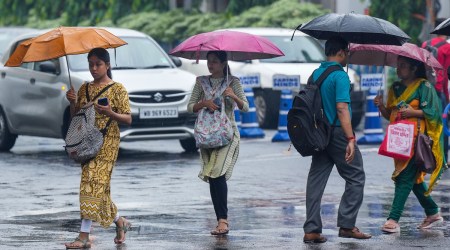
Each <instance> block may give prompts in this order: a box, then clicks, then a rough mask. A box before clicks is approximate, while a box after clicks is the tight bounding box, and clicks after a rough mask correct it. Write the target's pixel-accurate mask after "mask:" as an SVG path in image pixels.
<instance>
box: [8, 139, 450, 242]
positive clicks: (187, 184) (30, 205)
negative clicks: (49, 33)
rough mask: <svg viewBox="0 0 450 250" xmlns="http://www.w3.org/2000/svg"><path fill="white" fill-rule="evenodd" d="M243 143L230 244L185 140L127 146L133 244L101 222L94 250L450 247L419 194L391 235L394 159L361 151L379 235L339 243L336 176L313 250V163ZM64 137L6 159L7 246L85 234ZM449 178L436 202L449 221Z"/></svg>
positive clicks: (118, 189) (123, 210)
mask: <svg viewBox="0 0 450 250" xmlns="http://www.w3.org/2000/svg"><path fill="white" fill-rule="evenodd" d="M267 134H268V135H267V136H266V138H265V139H253V140H243V141H242V143H241V151H240V158H239V160H238V163H237V165H236V167H235V171H234V173H233V177H232V178H231V180H230V181H229V183H228V185H229V221H230V227H231V231H230V234H229V235H228V236H226V237H214V236H211V235H210V234H209V231H210V230H211V229H213V228H214V227H215V223H216V222H215V215H214V211H213V207H212V204H211V201H210V197H209V189H208V185H207V184H206V183H204V182H202V181H200V179H198V177H197V174H198V171H199V159H198V154H185V153H183V152H182V149H181V147H180V146H179V144H178V142H177V141H153V142H135V143H122V144H121V151H120V156H119V160H118V162H117V165H116V168H115V170H114V174H113V178H112V190H111V191H112V197H113V200H114V202H115V203H116V205H117V206H118V208H119V211H120V214H121V215H123V216H126V217H128V218H129V220H130V221H131V222H132V223H133V227H132V231H130V232H128V233H127V241H126V244H123V245H122V246H120V247H116V246H115V244H114V242H113V239H114V236H115V230H114V227H110V228H108V229H106V230H105V229H102V228H101V227H100V226H98V225H95V227H94V230H93V233H92V234H91V236H92V239H93V248H92V249H386V248H395V249H411V248H414V249H421V248H426V249H448V248H449V246H450V238H449V229H448V227H447V226H444V227H442V228H438V229H434V230H418V229H415V227H416V225H417V224H418V223H420V222H421V220H422V219H423V216H424V214H423V211H422V209H421V207H420V205H419V203H418V201H417V200H416V198H415V197H414V195H411V196H410V198H409V199H408V202H407V204H406V208H405V212H404V215H403V217H402V219H401V221H400V225H401V229H402V231H401V233H399V234H394V235H384V234H382V233H381V231H380V229H379V228H380V227H381V225H382V224H383V223H384V221H385V218H386V217H387V214H388V211H389V207H390V203H391V201H392V198H393V191H394V190H393V187H394V186H393V183H392V181H391V180H390V175H391V173H392V169H393V163H392V160H391V159H389V158H387V157H382V156H378V155H377V147H375V146H360V148H361V151H362V153H363V158H364V164H365V170H366V178H367V180H366V187H365V196H364V197H365V198H364V203H363V205H362V207H361V209H360V213H359V217H358V221H357V226H358V227H359V228H360V229H361V230H362V231H365V232H370V233H371V234H372V235H374V237H373V238H372V239H370V240H366V241H360V240H353V239H343V238H338V237H337V234H338V228H336V217H337V214H336V213H337V209H338V203H339V201H340V196H341V195H342V192H343V190H344V181H343V180H342V179H341V178H340V177H339V175H338V173H337V171H335V170H333V172H332V174H331V177H330V179H329V181H328V186H327V188H326V190H325V194H324V197H323V200H322V214H323V217H322V219H323V225H324V235H325V236H326V237H328V240H329V241H328V242H327V243H325V244H321V245H309V246H307V245H305V244H303V242H302V237H303V229H302V225H303V222H304V219H305V187H306V176H307V174H308V169H309V164H310V161H311V159H310V158H301V157H300V156H299V155H298V154H297V153H296V151H295V149H293V148H292V150H291V151H287V150H288V148H289V143H287V142H285V143H271V142H270V138H271V135H273V131H267ZM62 146H63V142H62V141H61V140H54V139H43V138H34V137H20V138H19V139H18V141H17V144H16V146H15V147H14V148H13V150H12V153H0V170H1V175H0V189H1V192H0V200H1V202H0V211H2V215H3V216H1V218H0V249H64V247H63V243H64V242H66V241H69V240H72V239H73V238H74V237H75V236H76V235H77V233H76V232H77V231H78V230H79V225H80V221H79V219H78V218H79V213H78V209H79V208H78V185H79V179H80V167H79V166H78V165H77V164H75V163H72V162H71V161H70V160H69V159H68V158H67V157H66V156H65V153H64V151H63V148H62ZM449 191H450V174H449V172H446V173H445V174H444V176H443V178H442V180H441V182H440V184H439V186H438V187H437V188H436V190H435V191H434V192H433V197H434V198H435V201H436V202H437V203H438V204H439V205H440V206H441V211H442V214H443V216H444V219H445V220H447V221H449V220H450V192H449Z"/></svg>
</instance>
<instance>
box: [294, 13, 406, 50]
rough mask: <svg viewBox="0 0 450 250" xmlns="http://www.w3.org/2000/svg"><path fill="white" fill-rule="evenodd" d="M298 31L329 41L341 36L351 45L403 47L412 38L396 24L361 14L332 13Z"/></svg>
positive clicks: (300, 27) (299, 28)
mask: <svg viewBox="0 0 450 250" xmlns="http://www.w3.org/2000/svg"><path fill="white" fill-rule="evenodd" d="M297 30H300V31H302V32H303V33H306V34H308V35H310V36H312V37H314V38H317V39H320V40H327V39H329V38H331V37H333V36H340V37H342V38H344V39H345V40H347V41H348V42H349V43H360V44H388V45H402V44H403V43H405V42H407V41H408V40H409V39H410V37H409V36H408V35H407V34H405V32H403V31H402V30H401V29H400V28H398V27H397V26H395V25H394V24H392V23H390V22H388V21H386V20H383V19H379V18H375V17H372V16H367V15H360V14H353V13H350V14H336V13H330V14H326V15H323V16H319V17H316V18H314V19H313V20H311V21H309V22H307V23H305V24H302V25H300V26H299V27H297Z"/></svg>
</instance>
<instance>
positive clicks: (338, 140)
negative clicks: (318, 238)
mask: <svg viewBox="0 0 450 250" xmlns="http://www.w3.org/2000/svg"><path fill="white" fill-rule="evenodd" d="M347 145H348V141H347V138H346V136H345V134H344V131H343V130H342V128H341V127H334V129H333V133H332V136H331V141H330V144H329V145H328V147H327V148H326V150H324V151H322V152H319V153H317V154H315V155H313V156H312V163H311V168H310V170H309V175H308V182H307V185H306V221H305V224H304V225H303V229H304V231H305V233H322V219H321V217H320V204H321V199H322V195H323V192H324V189H325V186H326V184H327V181H328V178H329V176H330V173H331V170H332V169H333V166H334V165H336V168H337V170H338V173H339V175H340V176H341V177H342V178H343V179H344V180H345V192H344V194H343V195H342V199H341V203H340V204H339V210H338V218H337V226H338V227H342V228H353V227H354V226H355V224H356V217H357V215H358V211H359V208H360V207H361V203H362V201H363V196H364V182H365V178H366V177H365V173H364V168H363V160H362V156H361V152H360V151H359V148H358V146H357V145H355V157H354V159H353V161H352V162H350V164H347V163H346V161H345V151H346V148H347Z"/></svg>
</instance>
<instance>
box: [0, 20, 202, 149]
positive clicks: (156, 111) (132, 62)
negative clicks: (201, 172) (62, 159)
mask: <svg viewBox="0 0 450 250" xmlns="http://www.w3.org/2000/svg"><path fill="white" fill-rule="evenodd" d="M106 29H107V30H108V31H110V32H111V33H113V34H115V35H117V36H119V37H120V38H122V39H123V40H125V41H126V42H127V43H128V45H125V46H122V47H119V48H117V49H116V51H114V50H113V49H111V50H109V52H110V55H111V66H112V74H113V80H115V81H117V82H120V83H122V84H123V85H124V86H125V88H126V89H127V91H128V94H129V98H130V105H131V113H132V118H133V122H132V124H131V126H121V127H120V129H121V130H120V137H121V140H122V141H135V140H160V139H177V140H180V143H181V146H182V147H183V149H184V150H186V151H191V152H192V151H196V150H197V148H196V146H195V140H194V137H193V134H194V130H193V128H194V123H195V119H196V116H195V115H193V114H189V113H188V112H187V103H188V101H189V98H190V93H191V91H192V88H193V86H194V84H195V76H194V75H193V74H191V73H189V72H186V71H183V70H180V69H179V68H177V66H180V64H181V62H180V60H178V58H173V59H172V58H171V57H169V56H168V55H167V54H166V53H165V52H164V50H163V49H162V48H161V47H160V46H159V45H158V44H157V43H156V42H155V41H154V40H153V39H152V38H151V37H149V36H147V35H145V34H143V33H140V32H137V31H134V30H129V29H118V28H106ZM42 33H43V32H38V33H34V34H27V35H24V36H21V37H19V38H17V40H15V41H14V43H12V44H11V46H10V47H9V48H8V49H7V51H6V52H5V55H4V56H3V58H2V59H1V61H2V63H3V64H4V63H5V62H6V61H7V59H8V58H9V56H10V55H11V54H12V52H13V51H14V50H15V48H16V47H17V45H18V44H19V43H20V42H22V41H24V40H26V39H29V38H31V37H34V36H36V35H39V34H42ZM68 62H69V63H68V64H67V62H66V58H65V57H61V58H57V59H53V60H48V61H43V62H34V63H24V64H22V65H21V67H5V66H0V150H2V151H5V150H9V149H10V148H11V147H13V146H14V143H15V140H16V137H17V136H18V135H31V136H43V137H53V138H64V137H65V134H66V132H67V129H68V125H69V122H70V111H69V102H68V101H67V99H66V97H65V93H66V91H67V88H68V87H69V71H70V78H71V80H72V84H73V85H74V87H75V89H76V90H78V89H79V87H80V86H81V84H82V83H83V82H84V81H91V80H92V76H91V75H90V73H89V69H88V63H87V55H86V54H82V55H70V56H68Z"/></svg>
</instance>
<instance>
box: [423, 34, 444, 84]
mask: <svg viewBox="0 0 450 250" xmlns="http://www.w3.org/2000/svg"><path fill="white" fill-rule="evenodd" d="M446 43H447V42H446V41H441V42H439V43H436V44H435V45H431V40H428V41H426V43H425V48H424V49H426V50H428V51H429V52H430V53H431V54H432V55H433V56H434V58H436V59H437V58H438V53H439V47H441V46H442V45H445V44H446ZM426 74H427V79H428V81H429V82H430V83H432V84H435V83H436V75H435V73H434V71H433V70H432V69H427V72H426Z"/></svg>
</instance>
